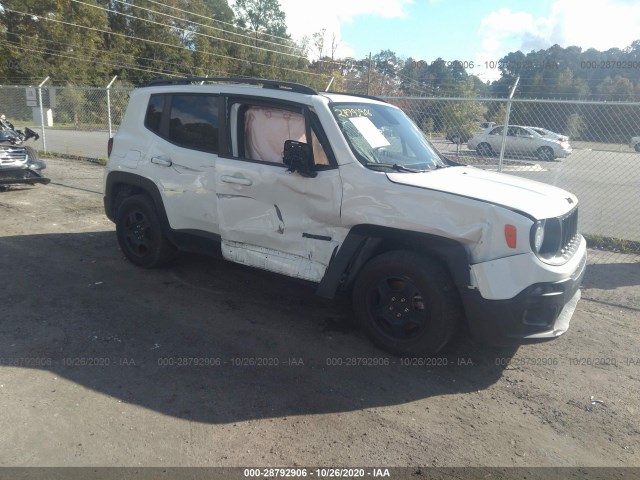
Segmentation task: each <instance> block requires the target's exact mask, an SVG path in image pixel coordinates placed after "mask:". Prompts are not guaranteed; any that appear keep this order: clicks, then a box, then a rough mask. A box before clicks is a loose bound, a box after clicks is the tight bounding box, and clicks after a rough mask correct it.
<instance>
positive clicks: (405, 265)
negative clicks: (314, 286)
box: [353, 251, 461, 356]
mask: <svg viewBox="0 0 640 480" xmlns="http://www.w3.org/2000/svg"><path fill="white" fill-rule="evenodd" d="M353 307H354V311H355V313H356V316H357V317H358V319H359V322H360V325H361V327H362V328H363V330H364V331H365V332H366V333H367V335H368V336H369V337H370V338H371V340H372V341H373V342H374V343H375V344H376V345H377V346H379V347H380V348H382V349H384V350H387V351H389V352H391V353H394V354H397V355H407V356H416V355H433V354H435V353H437V352H438V351H439V350H440V349H442V348H443V347H444V346H445V345H446V344H447V342H448V341H449V339H450V338H451V335H452V334H453V332H454V331H455V329H456V326H457V323H458V321H459V320H460V316H461V308H460V302H459V298H458V295H457V292H456V289H455V286H454V285H453V281H452V280H451V277H450V275H449V274H448V272H447V271H446V270H445V269H444V268H443V267H442V266H441V265H440V263H438V262H437V261H436V260H433V259H432V258H430V257H428V256H425V255H421V254H417V253H413V252H409V251H392V252H387V253H383V254H382V255H379V256H378V257H375V258H373V259H372V260H370V261H369V263H367V264H366V265H365V266H364V268H363V269H362V271H361V272H360V273H359V275H358V278H357V279H356V284H355V286H354V291H353Z"/></svg>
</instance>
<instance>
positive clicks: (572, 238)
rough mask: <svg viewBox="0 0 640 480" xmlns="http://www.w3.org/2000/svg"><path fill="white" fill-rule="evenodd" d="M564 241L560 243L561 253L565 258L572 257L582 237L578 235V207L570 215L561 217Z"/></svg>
mask: <svg viewBox="0 0 640 480" xmlns="http://www.w3.org/2000/svg"><path fill="white" fill-rule="evenodd" d="M560 228H561V232H562V241H561V243H560V254H561V255H562V256H563V257H564V258H570V257H571V256H572V255H573V254H574V252H575V250H576V248H578V245H580V237H579V235H578V208H577V207H576V208H574V209H573V210H572V211H571V212H570V213H569V214H568V215H566V216H565V217H563V218H561V219H560Z"/></svg>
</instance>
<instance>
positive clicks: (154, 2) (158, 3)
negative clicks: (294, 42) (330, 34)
mask: <svg viewBox="0 0 640 480" xmlns="http://www.w3.org/2000/svg"><path fill="white" fill-rule="evenodd" d="M115 1H116V2H118V3H124V2H122V0H115ZM146 1H147V2H149V3H153V4H155V5H159V6H161V7H165V8H172V9H173V10H177V11H178V12H181V13H187V14H189V15H193V16H195V17H201V18H206V19H207V20H212V21H214V22H218V23H221V24H223V25H229V26H230V27H234V28H237V26H236V25H234V24H233V23H229V22H224V21H222V20H218V19H215V18H209V17H207V16H206V15H200V14H199V13H193V12H189V11H187V10H183V9H181V8H178V7H174V6H170V5H165V4H163V3H161V2H157V1H155V0H146ZM245 30H246V31H251V30H249V29H248V28H246V29H245ZM262 35H266V36H268V37H271V38H277V39H279V40H288V41H291V39H290V38H287V37H281V36H278V35H273V34H271V33H263V34H262Z"/></svg>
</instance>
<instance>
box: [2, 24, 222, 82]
mask: <svg viewBox="0 0 640 480" xmlns="http://www.w3.org/2000/svg"><path fill="white" fill-rule="evenodd" d="M11 35H13V36H16V37H21V38H29V39H33V40H37V41H41V42H47V43H55V44H58V45H67V46H70V47H73V48H80V49H84V50H89V51H92V52H96V51H97V52H102V53H106V54H107V55H118V56H121V57H126V58H132V59H136V60H146V61H151V62H154V63H161V64H164V65H171V66H174V67H181V66H184V65H183V64H181V63H175V62H167V61H165V60H157V59H154V58H148V57H141V56H137V55H131V54H128V53H120V52H115V51H111V50H105V49H102V48H94V49H91V47H84V46H78V45H76V44H73V43H68V42H61V41H59V40H48V39H46V38H40V37H37V36H31V35H24V34H21V33H12V34H11ZM16 45H19V44H17V43H16ZM43 48H48V47H43ZM49 50H51V51H55V50H53V49H49ZM224 73H228V72H224Z"/></svg>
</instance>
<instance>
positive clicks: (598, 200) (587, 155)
mask: <svg viewBox="0 0 640 480" xmlns="http://www.w3.org/2000/svg"><path fill="white" fill-rule="evenodd" d="M34 90H36V91H35V92H34ZM129 91H130V89H128V88H108V89H107V88H88V87H84V88H82V87H43V88H42V89H40V90H39V89H38V88H37V87H36V88H32V89H31V90H29V88H25V87H23V86H22V87H21V86H0V113H2V114H4V115H6V117H7V119H9V120H10V121H11V122H13V123H14V124H15V125H16V127H24V126H29V127H30V128H32V129H34V130H36V131H37V132H38V133H40V134H41V138H40V139H39V140H38V141H37V142H36V143H35V144H34V146H35V148H36V149H38V150H41V151H47V152H48V153H52V154H64V155H72V156H79V157H88V158H96V159H102V160H104V159H106V156H107V141H108V139H109V137H110V135H112V134H115V132H116V131H117V129H118V126H119V124H120V121H121V120H122V116H123V115H124V112H125V110H126V107H127V102H128V96H129ZM40 98H42V105H44V110H43V112H42V114H41V112H40V109H39V105H40ZM386 100H387V101H389V102H390V103H393V104H395V105H397V106H398V107H400V108H402V109H403V110H404V111H405V112H406V113H407V114H408V115H409V116H410V117H411V118H412V119H413V120H414V121H415V123H416V124H417V125H418V126H419V127H420V128H421V129H422V130H423V131H424V133H425V135H427V136H428V137H429V138H430V140H431V142H432V143H433V144H434V145H435V147H436V148H437V149H438V150H439V151H440V152H441V153H443V154H444V155H446V156H447V157H448V158H450V159H452V160H455V161H457V162H459V163H463V164H468V165H473V166H476V167H479V168H483V169H488V170H496V171H502V172H504V173H507V174H510V175H517V176H520V177H525V178H529V179H532V180H537V181H540V182H544V183H548V184H551V185H555V186H558V187H561V188H564V189H566V190H568V191H570V192H572V193H574V194H576V195H577V196H578V198H579V199H580V215H579V222H580V225H579V228H580V231H581V232H583V233H584V234H586V235H587V236H588V239H589V241H590V244H591V245H592V246H594V247H595V248H603V249H606V250H608V251H621V252H626V253H631V254H634V255H638V256H640V210H639V209H638V208H637V206H638V204H639V203H640V202H639V197H640V168H639V167H640V138H637V139H636V140H637V143H634V142H633V141H632V138H633V137H639V136H640V103H639V102H597V101H561V100H529V99H517V98H516V99H513V100H508V99H493V98H487V99H482V98H441V97H435V98H422V97H393V98H386ZM41 118H44V120H45V122H44V123H45V124H44V127H43V126H42V122H41ZM504 125H508V128H507V129H504V128H503V126H504Z"/></svg>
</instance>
